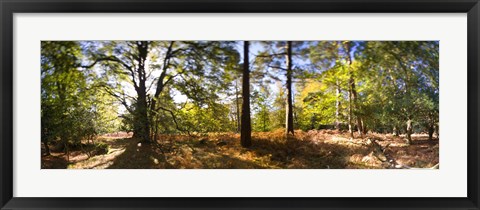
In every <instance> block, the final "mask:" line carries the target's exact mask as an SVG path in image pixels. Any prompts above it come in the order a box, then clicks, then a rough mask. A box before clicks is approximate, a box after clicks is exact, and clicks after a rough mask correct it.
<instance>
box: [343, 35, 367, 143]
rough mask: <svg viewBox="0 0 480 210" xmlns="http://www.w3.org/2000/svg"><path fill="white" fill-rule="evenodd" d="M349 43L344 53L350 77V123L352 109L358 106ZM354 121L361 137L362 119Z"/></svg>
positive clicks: (346, 44) (358, 117)
mask: <svg viewBox="0 0 480 210" xmlns="http://www.w3.org/2000/svg"><path fill="white" fill-rule="evenodd" d="M350 47H351V46H350V42H346V43H345V51H346V54H347V55H346V56H347V64H348V69H349V70H348V71H349V76H350V79H349V84H350V97H349V100H350V109H351V110H350V115H351V116H350V121H351V120H352V119H351V118H353V116H352V114H353V111H352V109H358V106H357V91H356V89H355V78H354V75H353V70H352V66H351V65H352V57H351V55H350V52H351V51H350V49H351V48H350ZM357 111H358V110H357ZM356 119H357V131H358V135H359V136H363V131H362V129H363V126H362V118H361V117H360V116H356ZM350 124H351V125H350V127H353V123H352V122H350ZM350 135H351V137H353V128H352V129H351V131H350Z"/></svg>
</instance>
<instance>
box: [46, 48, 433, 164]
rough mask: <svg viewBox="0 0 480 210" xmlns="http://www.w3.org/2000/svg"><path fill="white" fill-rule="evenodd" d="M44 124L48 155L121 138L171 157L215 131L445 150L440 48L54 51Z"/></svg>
mask: <svg viewBox="0 0 480 210" xmlns="http://www.w3.org/2000/svg"><path fill="white" fill-rule="evenodd" d="M41 123H42V131H41V139H42V143H43V149H44V150H45V151H44V153H46V154H47V155H49V154H50V148H51V147H55V148H56V149H57V150H62V151H64V152H65V153H66V154H67V155H68V153H69V151H70V150H72V151H73V150H74V148H75V147H77V146H81V147H88V146H87V145H86V144H85V143H84V142H85V141H87V143H88V142H89V141H91V142H92V143H93V140H94V139H97V138H98V137H99V136H104V135H108V134H112V133H117V132H126V133H128V134H133V137H132V138H133V139H136V140H138V142H140V143H143V144H145V145H146V144H148V145H151V144H152V145H156V146H155V147H158V148H159V149H160V150H161V151H162V152H163V153H164V152H165V151H164V150H165V145H163V146H162V142H165V139H168V138H167V137H165V136H175V135H179V136H186V137H192V138H197V139H198V138H200V140H199V141H201V136H205V135H210V134H212V133H217V134H218V133H232V134H236V133H238V134H239V135H240V138H238V139H237V140H234V141H235V142H236V144H239V145H241V146H242V147H244V148H250V147H252V146H255V144H256V141H255V135H256V133H269V132H270V133H275V132H277V133H278V132H280V133H282V134H281V136H283V137H282V138H284V139H285V140H288V139H292V141H295V139H296V138H299V136H302V135H303V133H306V132H309V131H315V130H336V131H338V132H340V133H341V134H342V135H344V136H345V137H346V138H347V139H350V140H351V141H354V140H355V139H363V138H366V137H368V136H369V134H385V135H386V134H390V135H391V136H393V137H399V138H400V137H401V140H402V141H403V143H404V144H405V145H412V144H413V140H414V139H413V138H412V135H414V134H425V135H426V136H427V137H428V139H429V140H432V139H437V140H438V138H439V42H438V41H42V42H41ZM252 135H253V139H252ZM97 146H98V145H97ZM387 147H388V146H387ZM83 150H84V151H87V150H88V149H85V148H83ZM89 153H90V152H89ZM286 153H287V156H288V154H289V152H286ZM90 156H91V154H89V157H90ZM287 159H288V158H287ZM437 159H438V157H437Z"/></svg>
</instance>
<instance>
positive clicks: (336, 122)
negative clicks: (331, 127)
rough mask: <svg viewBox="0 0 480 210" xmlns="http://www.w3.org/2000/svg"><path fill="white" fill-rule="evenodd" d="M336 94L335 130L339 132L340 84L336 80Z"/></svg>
mask: <svg viewBox="0 0 480 210" xmlns="http://www.w3.org/2000/svg"><path fill="white" fill-rule="evenodd" d="M335 83H336V86H337V88H336V89H337V90H336V91H337V92H336V94H335V96H336V97H335V129H337V130H340V82H339V81H338V79H337V80H336V82H335Z"/></svg>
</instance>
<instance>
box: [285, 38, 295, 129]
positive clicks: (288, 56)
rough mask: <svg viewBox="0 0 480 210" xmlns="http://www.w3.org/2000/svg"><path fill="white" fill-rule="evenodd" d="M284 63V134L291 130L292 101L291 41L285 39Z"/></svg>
mask: <svg viewBox="0 0 480 210" xmlns="http://www.w3.org/2000/svg"><path fill="white" fill-rule="evenodd" d="M286 50H287V54H286V64H287V74H286V76H287V101H286V102H287V106H286V124H285V127H286V136H287V137H288V133H292V135H294V131H293V101H292V42H291V41H287V46H286Z"/></svg>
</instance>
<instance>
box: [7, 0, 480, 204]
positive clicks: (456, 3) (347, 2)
mask: <svg viewBox="0 0 480 210" xmlns="http://www.w3.org/2000/svg"><path fill="white" fill-rule="evenodd" d="M0 9H1V26H0V27H1V28H0V30H1V33H0V36H1V43H0V48H1V56H0V64H1V71H0V72H1V74H0V79H1V82H0V88H1V91H0V110H1V112H0V119H1V123H2V126H1V129H0V140H1V144H0V156H1V164H0V188H1V191H0V194H1V196H0V206H1V209H73V208H75V209H374V208H376V209H388V208H390V209H479V194H478V191H479V182H478V180H479V175H478V172H479V162H478V160H479V153H480V149H479V144H478V137H479V132H480V129H479V124H478V120H479V97H478V96H479V94H480V92H479V90H480V85H479V81H480V77H479V76H480V74H479V70H480V69H479V60H480V58H479V55H480V53H479V49H480V47H479V19H480V17H479V13H480V5H479V3H478V0H403V1H401V0H383V1H380V0H337V1H331V0H298V1H295V0H255V1H254V0H231V1H225V0H224V1H222V0H140V1H135V0H96V1H94V0H84V1H80V0H71V1H68V0H36V1H35V0H15V1H14V0H0ZM157 12H159V13H203V12H209V13H210V12H211V13H257V12H265V13H280V12H282V13H283V12H287V13H292V12H294V13H467V14H468V23H467V24H468V32H467V33H468V151H467V152H468V171H467V172H468V180H467V181H468V188H467V193H468V196H467V197H465V198H415V197H410V198H361V197H357V198H271V197H270V198H41V197H38V198H25V197H13V184H12V183H13V181H14V179H15V177H14V176H13V147H12V145H13V141H14V136H13V121H14V120H15V119H13V110H14V109H15V104H13V40H14V37H13V15H14V14H15V13H157ZM32 178H35V177H32ZM379 187H380V188H381V187H382V186H379ZM345 190H348V189H345Z"/></svg>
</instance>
